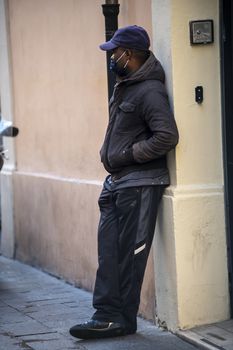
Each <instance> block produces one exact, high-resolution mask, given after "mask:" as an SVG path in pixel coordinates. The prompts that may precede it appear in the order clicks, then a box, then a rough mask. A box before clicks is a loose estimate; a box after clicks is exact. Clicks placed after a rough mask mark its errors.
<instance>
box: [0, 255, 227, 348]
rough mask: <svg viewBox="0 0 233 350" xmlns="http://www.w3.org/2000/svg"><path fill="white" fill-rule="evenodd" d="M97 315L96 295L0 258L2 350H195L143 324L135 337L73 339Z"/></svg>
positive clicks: (165, 332) (140, 324) (0, 345)
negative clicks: (74, 331)
mask: <svg viewBox="0 0 233 350" xmlns="http://www.w3.org/2000/svg"><path fill="white" fill-rule="evenodd" d="M93 311H94V310H93V308H92V294H91V293H89V292H86V291H84V290H80V289H78V288H75V287H74V286H72V285H70V284H67V283H65V282H64V281H63V280H60V279H57V278H55V277H53V276H51V275H49V274H47V273H44V272H42V271H40V270H38V269H35V268H32V267H30V266H27V265H25V264H22V263H20V262H17V261H15V260H10V259H7V258H5V257H3V256H0V350H19V349H21V350H22V349H31V350H69V349H70V350H71V349H76V350H109V349H111V350H126V349H127V350H128V349H129V350H130V349H132V350H152V349H153V350H155V349H156V350H195V349H196V347H194V346H193V345H191V344H189V343H187V342H185V341H183V340H182V339H180V338H179V337H177V336H175V335H174V334H171V333H169V332H167V331H163V330H161V329H159V328H157V327H156V326H155V325H154V324H152V323H150V322H148V321H145V320H143V319H141V318H138V332H137V334H134V335H129V336H126V337H118V338H110V339H103V340H92V341H86V340H85V341H84V340H78V339H76V338H73V337H72V336H71V335H70V334H69V328H70V327H71V326H73V325H74V324H76V323H81V322H84V321H86V320H88V319H89V318H90V316H91V315H92V314H93ZM228 326H229V325H228ZM227 350H228V349H227Z"/></svg>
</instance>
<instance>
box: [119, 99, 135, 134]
mask: <svg viewBox="0 0 233 350" xmlns="http://www.w3.org/2000/svg"><path fill="white" fill-rule="evenodd" d="M137 124H138V118H137V114H136V105H135V104H133V103H129V102H122V103H121V104H120V105H119V108H118V112H117V122H116V131H119V132H128V131H130V130H132V129H133V128H134V127H135V126H136V125H137Z"/></svg>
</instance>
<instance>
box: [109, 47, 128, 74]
mask: <svg viewBox="0 0 233 350" xmlns="http://www.w3.org/2000/svg"><path fill="white" fill-rule="evenodd" d="M125 53H126V51H124V52H123V54H122V55H121V56H120V57H119V58H118V59H117V60H115V59H114V58H111V59H110V65H109V69H110V70H111V71H112V72H114V73H116V75H118V76H119V77H125V76H126V75H128V74H129V70H128V69H127V65H128V63H129V60H127V62H126V64H125V65H124V66H123V67H119V65H118V64H117V63H118V62H119V61H120V60H121V59H122V57H123V56H124V54H125Z"/></svg>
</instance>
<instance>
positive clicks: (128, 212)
mask: <svg viewBox="0 0 233 350" xmlns="http://www.w3.org/2000/svg"><path fill="white" fill-rule="evenodd" d="M164 188H165V186H160V185H158V186H142V187H132V188H124V189H119V190H115V191H108V190H107V189H105V188H104V189H103V190H102V193H101V195H100V198H99V207H100V212H101V216H100V222H99V228H98V260H99V267H98V270H97V274H96V283H95V289H94V296H93V306H94V308H95V309H96V312H95V313H94V315H93V317H92V319H95V320H101V321H109V322H120V323H121V324H123V325H125V327H126V328H127V329H129V330H130V331H136V329H137V312H138V308H139V303H140V292H141V286H142V282H143V276H144V272H145V267H146V262H147V258H148V255H149V251H150V247H151V243H152V240H153V236H154V230H155V222H156V216H157V211H158V206H159V202H160V200H161V197H162V194H163V191H164Z"/></svg>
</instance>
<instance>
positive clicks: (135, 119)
mask: <svg viewBox="0 0 233 350" xmlns="http://www.w3.org/2000/svg"><path fill="white" fill-rule="evenodd" d="M164 80H165V76H164V71H163V68H162V66H161V64H160V62H159V61H158V60H157V59H156V58H155V56H154V55H153V53H152V52H151V54H150V56H149V58H148V59H147V61H146V62H145V63H144V65H143V66H142V67H141V68H140V69H139V70H138V71H136V72H135V73H134V74H133V75H131V76H130V77H129V78H128V79H125V80H122V81H120V82H119V83H117V84H116V86H115V89H114V93H113V96H112V98H111V100H110V105H109V111H110V117H109V124H108V127H107V131H106V135H105V140H104V143H103V146H102V148H101V151H100V154H101V161H102V162H103V164H104V167H105V169H106V170H107V171H108V172H109V173H110V174H115V175H118V177H121V176H123V175H125V174H128V173H130V172H133V171H138V170H147V169H162V168H166V154H167V152H169V151H170V150H171V149H173V148H174V147H175V146H176V144H177V143H178V130H177V127H176V123H175V120H174V116H173V113H172V111H171V109H170V106H169V102H168V96H167V93H166V89H165V86H164Z"/></svg>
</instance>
